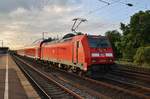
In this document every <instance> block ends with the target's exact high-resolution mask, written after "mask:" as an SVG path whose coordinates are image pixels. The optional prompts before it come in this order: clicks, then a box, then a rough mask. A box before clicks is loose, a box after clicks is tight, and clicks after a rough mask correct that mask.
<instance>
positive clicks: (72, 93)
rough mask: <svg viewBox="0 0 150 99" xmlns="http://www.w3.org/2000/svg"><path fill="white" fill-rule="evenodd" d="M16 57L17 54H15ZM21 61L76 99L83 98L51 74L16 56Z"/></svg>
mask: <svg viewBox="0 0 150 99" xmlns="http://www.w3.org/2000/svg"><path fill="white" fill-rule="evenodd" d="M15 57H16V56H15ZM16 58H17V59H18V60H19V61H21V62H22V63H24V64H26V65H27V66H28V67H29V68H31V69H33V70H34V71H35V72H37V73H38V74H39V75H41V76H43V77H44V78H45V79H47V80H49V81H51V82H53V83H55V84H56V85H57V86H59V87H60V88H61V89H63V90H64V91H66V92H67V93H69V94H70V95H72V96H73V97H75V98H76V99H83V97H82V96H80V95H78V94H76V93H75V92H73V91H71V90H70V89H68V88H66V87H64V86H63V85H61V84H59V83H58V82H57V81H55V80H53V79H51V78H50V77H49V76H47V75H45V74H44V73H42V72H41V71H39V70H38V69H36V68H33V66H31V65H30V64H28V63H27V62H25V61H24V60H22V59H20V58H18V57H16Z"/></svg>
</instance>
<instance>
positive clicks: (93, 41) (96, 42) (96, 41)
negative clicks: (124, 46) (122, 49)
mask: <svg viewBox="0 0 150 99" xmlns="http://www.w3.org/2000/svg"><path fill="white" fill-rule="evenodd" d="M88 42H89V45H90V47H92V48H107V47H110V43H109V40H108V39H107V38H105V37H96V38H94V37H88Z"/></svg>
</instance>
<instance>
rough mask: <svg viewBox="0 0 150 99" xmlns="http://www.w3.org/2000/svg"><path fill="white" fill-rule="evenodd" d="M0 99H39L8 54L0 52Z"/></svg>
mask: <svg viewBox="0 0 150 99" xmlns="http://www.w3.org/2000/svg"><path fill="white" fill-rule="evenodd" d="M0 99H40V97H39V96H38V94H37V93H36V91H35V90H34V88H33V87H32V86H31V84H30V83H29V82H28V80H27V79H26V77H25V76H24V74H22V72H21V71H20V69H19V68H18V66H17V65H16V64H15V62H14V61H13V60H12V58H11V56H10V55H7V54H3V55H1V54H0Z"/></svg>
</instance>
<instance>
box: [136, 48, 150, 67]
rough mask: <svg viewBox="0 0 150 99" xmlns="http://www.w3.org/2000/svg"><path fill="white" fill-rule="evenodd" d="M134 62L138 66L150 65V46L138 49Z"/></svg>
mask: <svg viewBox="0 0 150 99" xmlns="http://www.w3.org/2000/svg"><path fill="white" fill-rule="evenodd" d="M134 62H135V63H137V64H149V65H150V46H148V47H140V48H138V50H137V51H136V54H135V56H134Z"/></svg>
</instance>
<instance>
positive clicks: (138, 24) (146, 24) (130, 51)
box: [119, 10, 150, 59]
mask: <svg viewBox="0 0 150 99" xmlns="http://www.w3.org/2000/svg"><path fill="white" fill-rule="evenodd" d="M120 26H121V27H120V29H121V30H122V32H123V36H122V39H121V42H120V44H119V45H120V47H119V48H120V50H121V52H122V54H123V58H128V59H133V57H134V55H135V53H136V50H137V49H138V48H139V47H142V46H147V45H149V44H150V11H149V10H148V11H145V12H143V11H140V12H138V13H136V14H134V15H133V16H132V17H131V20H130V24H127V25H125V24H123V23H121V25H120Z"/></svg>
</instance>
